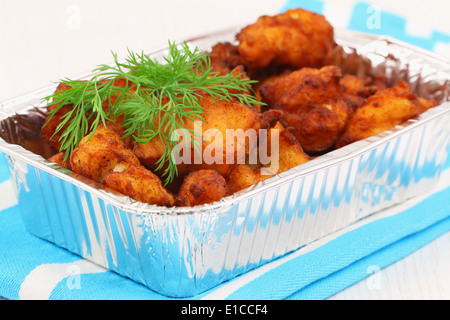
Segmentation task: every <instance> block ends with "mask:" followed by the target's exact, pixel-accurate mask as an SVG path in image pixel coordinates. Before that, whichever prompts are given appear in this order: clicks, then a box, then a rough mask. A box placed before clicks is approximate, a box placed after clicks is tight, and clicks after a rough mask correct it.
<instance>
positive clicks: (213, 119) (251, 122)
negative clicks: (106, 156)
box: [133, 95, 260, 177]
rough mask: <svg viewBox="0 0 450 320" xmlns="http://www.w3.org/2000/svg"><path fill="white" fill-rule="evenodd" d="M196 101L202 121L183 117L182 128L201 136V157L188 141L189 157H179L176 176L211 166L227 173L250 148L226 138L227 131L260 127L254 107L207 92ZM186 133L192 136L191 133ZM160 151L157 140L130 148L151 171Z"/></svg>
mask: <svg viewBox="0 0 450 320" xmlns="http://www.w3.org/2000/svg"><path fill="white" fill-rule="evenodd" d="M199 102H200V104H201V106H202V107H203V114H202V117H203V119H204V121H200V120H198V121H197V126H196V125H195V122H194V121H192V120H190V119H187V120H186V121H185V122H184V126H183V127H184V128H185V129H187V130H197V131H198V133H199V134H201V135H202V137H204V138H205V140H203V141H201V140H200V141H199V142H198V143H199V144H200V145H201V149H199V150H200V151H201V158H200V157H199V156H198V155H199V153H198V152H197V151H196V150H195V146H194V143H191V144H190V148H189V150H186V151H188V153H189V154H190V157H189V156H187V157H186V158H185V159H181V160H180V162H181V163H180V164H178V166H177V167H178V174H179V177H184V176H186V175H187V174H189V173H190V172H192V171H197V170H201V169H214V170H216V171H218V172H219V173H220V174H227V173H228V172H229V170H231V167H232V166H233V164H235V163H238V162H241V161H243V160H244V159H245V157H246V156H247V155H248V153H249V150H250V148H252V146H250V144H249V143H246V141H248V140H239V139H234V140H233V139H226V135H227V130H231V131H230V132H236V133H239V132H242V133H244V134H245V132H247V130H249V129H254V131H255V132H258V130H259V128H260V119H259V113H258V112H257V111H256V110H255V109H254V108H251V107H248V106H246V105H244V104H241V103H239V102H237V101H224V100H218V101H215V100H214V99H213V98H212V97H211V96H208V95H202V96H201V97H200V98H199ZM190 136H191V137H192V138H194V135H193V134H192V133H191V135H190ZM208 137H209V138H210V141H208ZM219 137H220V138H221V139H219ZM216 138H217V139H216ZM240 141H242V142H243V143H240ZM227 143H228V145H227ZM164 150H165V149H164V145H163V144H162V142H161V141H158V140H157V139H154V140H152V141H150V142H148V143H144V144H140V143H137V144H136V145H135V147H134V149H133V151H134V153H135V154H136V156H137V157H138V159H139V160H140V161H141V163H142V164H143V165H144V166H145V167H147V168H149V169H151V170H152V171H153V170H154V169H156V167H157V161H158V160H159V158H160V157H161V156H162V155H163V152H164Z"/></svg>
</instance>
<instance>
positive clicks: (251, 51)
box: [236, 9, 336, 69]
mask: <svg viewBox="0 0 450 320" xmlns="http://www.w3.org/2000/svg"><path fill="white" fill-rule="evenodd" d="M236 39H237V40H238V41H239V45H238V50H239V54H240V56H241V58H242V61H243V64H244V65H245V66H246V67H248V68H249V69H255V68H264V67H267V66H270V65H277V66H291V67H294V68H296V69H297V68H301V67H320V66H323V65H326V64H330V63H331V60H330V59H331V57H330V53H331V52H332V49H333V48H334V47H335V46H336V43H335V41H334V31H333V27H332V26H331V24H330V23H329V22H328V21H327V20H326V19H325V17H324V16H322V15H319V14H316V13H313V12H311V11H307V10H303V9H290V10H287V11H286V12H285V13H282V14H278V15H274V16H262V17H260V18H258V20H257V21H256V22H255V23H254V24H251V25H248V26H246V27H245V28H243V29H242V30H241V31H240V32H239V33H238V34H237V36H236Z"/></svg>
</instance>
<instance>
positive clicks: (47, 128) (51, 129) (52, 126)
mask: <svg viewBox="0 0 450 320" xmlns="http://www.w3.org/2000/svg"><path fill="white" fill-rule="evenodd" d="M72 108H73V105H66V106H62V107H61V108H60V109H59V110H58V111H56V113H55V114H54V115H53V117H50V115H48V116H47V119H46V120H45V124H44V125H43V126H42V129H41V135H42V138H43V139H44V140H45V141H47V143H48V144H49V145H51V146H52V147H53V148H54V149H55V150H56V151H59V150H60V149H61V142H60V141H59V140H60V138H61V133H62V132H63V131H64V130H65V129H66V128H67V126H68V125H66V126H64V127H63V130H62V131H58V132H57V133H56V128H57V127H58V126H59V125H60V123H61V122H62V121H63V117H64V115H65V114H66V113H67V112H69V111H70V110H72ZM52 109H54V107H53V108H52Z"/></svg>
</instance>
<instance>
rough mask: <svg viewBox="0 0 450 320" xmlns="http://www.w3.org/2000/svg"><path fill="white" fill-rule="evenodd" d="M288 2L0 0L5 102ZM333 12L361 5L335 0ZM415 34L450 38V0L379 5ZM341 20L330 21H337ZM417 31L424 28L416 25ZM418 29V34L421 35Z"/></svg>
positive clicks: (380, 0)
mask: <svg viewBox="0 0 450 320" xmlns="http://www.w3.org/2000/svg"><path fill="white" fill-rule="evenodd" d="M286 2H287V0H270V1H257V0H227V1H223V0H189V1H188V0H165V1H155V0H151V1H148V0H147V1H145V0H128V1H117V0H94V1H93V0H91V1H88V0H39V1H30V0H15V1H9V0H0V75H1V76H0V102H2V101H5V100H8V99H10V98H14V97H16V96H18V95H22V94H24V93H27V92H29V91H32V90H35V89H39V88H41V87H46V86H48V85H50V84H51V82H54V81H58V80H59V79H61V78H64V77H74V76H77V75H79V74H83V73H85V72H87V71H90V70H92V69H93V68H94V67H95V66H97V65H98V64H101V63H110V62H111V53H110V51H111V50H112V51H114V52H117V53H118V54H119V57H124V56H125V52H126V49H127V47H129V48H130V49H133V50H138V51H141V50H148V49H151V48H154V47H159V46H160V45H165V44H167V40H168V39H171V40H178V39H185V38H189V37H191V36H195V35H199V34H205V33H208V32H211V31H214V30H220V29H223V28H228V27H232V26H238V25H243V24H247V23H251V22H253V21H254V20H256V18H257V17H258V16H260V15H262V14H274V13H277V12H279V10H280V8H282V7H283V5H284V4H285V3H286ZM328 2H329V3H331V8H332V9H331V10H334V9H335V8H337V9H339V7H340V8H343V9H344V10H343V11H344V12H345V11H350V10H345V8H347V7H350V6H351V5H352V4H353V3H354V2H355V1H354V0H339V1H338V0H334V1H333V0H331V1H328ZM371 2H372V3H373V4H376V5H377V6H379V7H380V8H382V9H386V10H390V11H392V12H394V13H397V14H401V15H403V16H405V17H408V18H409V20H410V21H412V22H413V23H412V25H413V28H414V29H415V31H419V32H423V33H424V34H426V33H427V32H428V31H429V30H432V29H437V30H441V31H444V32H447V33H449V34H450V1H448V0H428V1H426V2H424V1H421V0H396V1H388V0H377V1H371ZM338 20H339V19H334V20H333V21H331V22H332V23H333V24H334V25H336V24H338V23H339V22H340V21H338ZM417 26H418V27H417ZM417 29H419V30H417Z"/></svg>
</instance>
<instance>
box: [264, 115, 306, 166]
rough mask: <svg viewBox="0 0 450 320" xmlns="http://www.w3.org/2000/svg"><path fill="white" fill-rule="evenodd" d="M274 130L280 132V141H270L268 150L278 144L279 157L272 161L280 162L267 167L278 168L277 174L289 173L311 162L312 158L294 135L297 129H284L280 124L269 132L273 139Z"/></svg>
mask: <svg viewBox="0 0 450 320" xmlns="http://www.w3.org/2000/svg"><path fill="white" fill-rule="evenodd" d="M272 130H279V139H278V141H277V140H276V139H275V140H274V139H269V144H268V150H271V149H272V147H273V146H272V145H273V144H276V145H277V146H276V147H275V150H278V154H279V156H278V157H276V156H275V157H274V155H273V154H271V155H270V156H271V157H272V159H273V160H272V161H278V164H275V165H274V164H273V163H271V164H269V165H268V166H266V167H272V168H278V170H277V171H276V172H274V174H276V173H281V172H284V171H287V170H289V169H291V168H294V167H296V166H299V165H301V164H303V163H305V162H308V161H309V160H311V157H310V156H309V155H307V154H306V153H305V152H304V151H303V148H302V146H301V144H300V143H299V141H298V140H297V138H296V137H295V135H294V132H295V129H294V128H292V127H288V128H284V127H283V126H282V125H281V124H280V123H279V122H278V123H277V124H276V125H275V126H274V127H273V128H271V129H270V130H269V136H268V137H269V138H270V137H271V131H272Z"/></svg>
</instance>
